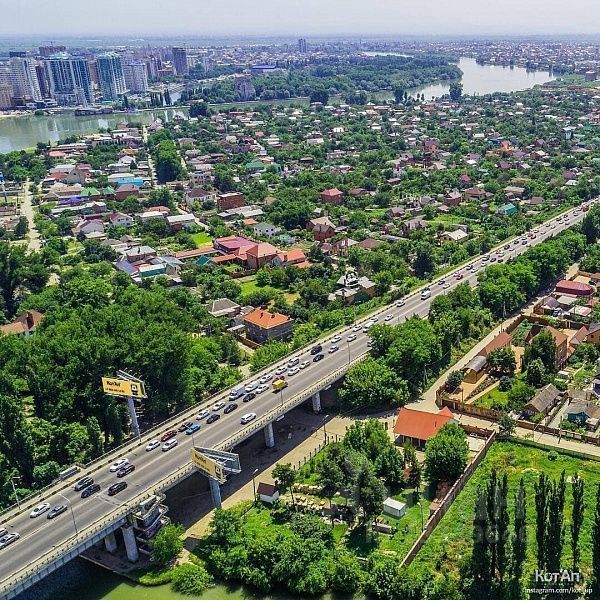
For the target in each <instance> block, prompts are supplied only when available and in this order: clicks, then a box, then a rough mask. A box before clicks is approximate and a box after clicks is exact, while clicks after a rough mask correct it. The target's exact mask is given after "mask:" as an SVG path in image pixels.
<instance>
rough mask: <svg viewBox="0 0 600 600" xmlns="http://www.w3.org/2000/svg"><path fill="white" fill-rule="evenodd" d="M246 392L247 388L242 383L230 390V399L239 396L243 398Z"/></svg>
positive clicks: (235, 398)
mask: <svg viewBox="0 0 600 600" xmlns="http://www.w3.org/2000/svg"><path fill="white" fill-rule="evenodd" d="M245 393H246V388H245V387H244V386H243V385H242V386H240V387H237V388H235V389H233V390H231V391H230V392H229V399H230V400H237V399H238V398H241V397H242V396H243V395H244V394H245Z"/></svg>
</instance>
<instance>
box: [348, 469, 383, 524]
mask: <svg viewBox="0 0 600 600" xmlns="http://www.w3.org/2000/svg"><path fill="white" fill-rule="evenodd" d="M385 497H386V492H385V487H384V486H383V483H381V481H380V480H379V479H378V478H377V477H376V476H375V474H374V473H373V471H372V469H371V467H370V466H369V465H368V464H363V465H361V466H359V467H358V472H357V473H356V481H355V484H354V504H355V506H356V508H357V510H362V522H363V525H365V526H366V527H368V523H369V521H370V520H371V518H372V517H374V516H376V515H378V514H380V513H381V511H382V510H383V501H384V500H385Z"/></svg>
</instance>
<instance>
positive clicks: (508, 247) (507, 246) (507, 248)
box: [502, 244, 510, 250]
mask: <svg viewBox="0 0 600 600" xmlns="http://www.w3.org/2000/svg"><path fill="white" fill-rule="evenodd" d="M502 247H503V248H504V249H505V250H510V244H504V246H502Z"/></svg>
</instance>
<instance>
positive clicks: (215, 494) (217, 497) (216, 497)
mask: <svg viewBox="0 0 600 600" xmlns="http://www.w3.org/2000/svg"><path fill="white" fill-rule="evenodd" d="M208 483H209V484H210V495H211V498H212V501H213V505H214V507H215V508H221V486H220V485H219V482H218V481H217V480H216V479H213V478H212V477H209V478H208Z"/></svg>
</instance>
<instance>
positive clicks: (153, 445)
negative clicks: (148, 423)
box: [146, 440, 160, 452]
mask: <svg viewBox="0 0 600 600" xmlns="http://www.w3.org/2000/svg"><path fill="white" fill-rule="evenodd" d="M159 446H160V440H150V441H149V442H148V444H147V445H146V452H152V450H155V449H156V448H158V447H159Z"/></svg>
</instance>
